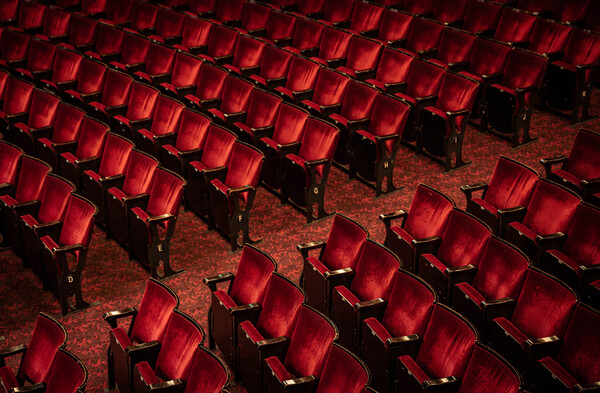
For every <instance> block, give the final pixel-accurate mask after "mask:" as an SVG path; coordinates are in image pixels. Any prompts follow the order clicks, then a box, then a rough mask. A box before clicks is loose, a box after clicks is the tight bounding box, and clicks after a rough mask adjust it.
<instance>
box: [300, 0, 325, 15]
mask: <svg viewBox="0 0 600 393" xmlns="http://www.w3.org/2000/svg"><path fill="white" fill-rule="evenodd" d="M324 5H325V0H298V13H299V14H302V15H307V16H308V15H312V14H316V13H319V12H323V6H324Z"/></svg>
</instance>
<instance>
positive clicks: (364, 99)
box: [326, 80, 378, 165]
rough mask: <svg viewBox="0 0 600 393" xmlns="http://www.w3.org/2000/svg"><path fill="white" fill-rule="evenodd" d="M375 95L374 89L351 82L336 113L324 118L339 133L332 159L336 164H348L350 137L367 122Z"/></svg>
mask: <svg viewBox="0 0 600 393" xmlns="http://www.w3.org/2000/svg"><path fill="white" fill-rule="evenodd" d="M377 94H378V91H377V90H376V89H375V88H373V87H371V86H369V85H366V84H363V83H361V82H358V81H354V80H352V81H350V82H349V83H348V84H347V85H346V88H345V89H344V93H343V97H342V101H341V107H340V109H339V111H338V113H333V114H331V115H329V116H328V117H327V118H326V120H327V121H329V122H331V123H333V124H334V125H336V126H337V127H338V128H339V129H340V131H341V133H340V138H339V140H338V143H337V147H336V150H335V154H334V157H333V159H334V160H335V162H336V163H338V164H342V165H344V164H348V162H349V155H350V148H351V145H350V141H351V138H352V135H353V134H354V132H355V131H357V130H358V129H360V128H361V127H364V126H365V124H366V123H367V122H369V118H371V113H372V112H373V105H374V103H375V99H376V97H377Z"/></svg>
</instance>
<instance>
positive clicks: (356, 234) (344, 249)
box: [320, 213, 369, 270]
mask: <svg viewBox="0 0 600 393" xmlns="http://www.w3.org/2000/svg"><path fill="white" fill-rule="evenodd" d="M368 236H369V232H368V231H367V229H365V228H364V227H363V226H362V225H360V224H359V223H358V222H356V221H354V220H352V219H351V218H348V217H346V216H344V215H342V214H339V213H338V214H336V215H335V217H334V219H333V223H332V225H331V230H330V231H329V236H328V238H327V243H326V246H325V248H324V249H323V252H322V255H321V256H320V259H321V262H323V263H325V265H326V266H327V267H328V268H329V269H330V270H339V269H344V268H348V267H349V268H352V269H355V267H356V263H357V262H358V258H359V257H360V253H361V251H362V248H363V245H364V243H365V240H366V239H367V237H368Z"/></svg>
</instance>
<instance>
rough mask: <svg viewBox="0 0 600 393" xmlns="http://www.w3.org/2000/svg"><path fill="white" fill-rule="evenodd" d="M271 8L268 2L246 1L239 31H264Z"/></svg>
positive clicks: (254, 32)
mask: <svg viewBox="0 0 600 393" xmlns="http://www.w3.org/2000/svg"><path fill="white" fill-rule="evenodd" d="M270 10H271V8H270V7H269V6H268V5H266V4H257V3H247V2H244V6H243V8H242V17H241V19H240V27H239V31H240V32H243V33H245V34H252V35H254V34H256V35H260V34H261V33H264V28H265V24H266V23H267V17H268V15H269V11H270Z"/></svg>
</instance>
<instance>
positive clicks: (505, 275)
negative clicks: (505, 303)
mask: <svg viewBox="0 0 600 393" xmlns="http://www.w3.org/2000/svg"><path fill="white" fill-rule="evenodd" d="M528 266H529V258H528V257H527V256H526V255H525V254H523V252H522V251H520V250H519V249H517V248H516V247H514V246H513V245H511V244H509V243H507V242H506V241H504V240H502V239H500V238H498V237H496V236H494V235H492V237H491V238H490V240H488V242H487V245H486V247H485V250H484V251H483V254H482V255H481V261H480V262H479V267H478V270H477V273H475V278H474V279H473V283H472V285H473V287H474V288H475V289H477V291H478V292H479V293H480V294H481V295H483V297H484V298H485V299H488V300H498V299H504V298H511V299H516V298H517V297H518V296H519V292H520V291H521V287H522V286H523V280H524V279H525V275H526V274H527V267H528Z"/></svg>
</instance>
